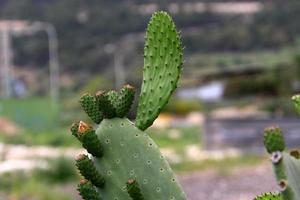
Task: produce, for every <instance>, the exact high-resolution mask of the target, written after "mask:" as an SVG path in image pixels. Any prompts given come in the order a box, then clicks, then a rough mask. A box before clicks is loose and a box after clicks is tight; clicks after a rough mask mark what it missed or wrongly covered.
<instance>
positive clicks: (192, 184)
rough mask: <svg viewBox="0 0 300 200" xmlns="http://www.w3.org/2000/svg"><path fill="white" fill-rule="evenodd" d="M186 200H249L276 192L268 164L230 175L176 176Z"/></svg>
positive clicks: (207, 173)
mask: <svg viewBox="0 0 300 200" xmlns="http://www.w3.org/2000/svg"><path fill="white" fill-rule="evenodd" d="M179 180H180V181H181V183H182V185H183V188H184V190H185V192H186V194H187V196H188V199H189V200H220V199H221V200H252V199H253V198H254V197H255V196H256V195H258V194H261V193H264V192H270V191H276V182H275V179H274V177H273V172H272V167H271V166H270V164H263V165H260V166H255V167H247V168H240V169H237V170H235V171H234V172H232V173H231V174H230V175H227V176H224V175H223V176H222V175H218V174H217V173H215V172H214V171H203V172H196V173H191V174H187V175H183V176H179Z"/></svg>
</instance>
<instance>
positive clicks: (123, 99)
mask: <svg viewBox="0 0 300 200" xmlns="http://www.w3.org/2000/svg"><path fill="white" fill-rule="evenodd" d="M134 94H135V89H134V87H132V86H131V85H125V86H124V87H123V88H122V89H121V91H120V93H119V95H118V100H117V103H116V105H115V108H116V114H117V117H125V116H126V114H127V113H128V112H129V110H130V107H131V105H132V103H133V100H134Z"/></svg>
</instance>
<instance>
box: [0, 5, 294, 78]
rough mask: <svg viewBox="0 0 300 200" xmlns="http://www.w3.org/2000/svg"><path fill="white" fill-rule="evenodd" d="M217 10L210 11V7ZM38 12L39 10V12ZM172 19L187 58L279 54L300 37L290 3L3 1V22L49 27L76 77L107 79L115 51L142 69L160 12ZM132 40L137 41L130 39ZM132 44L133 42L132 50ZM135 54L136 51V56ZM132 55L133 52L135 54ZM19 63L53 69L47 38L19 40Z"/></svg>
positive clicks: (63, 61) (67, 67)
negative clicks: (149, 26)
mask: <svg viewBox="0 0 300 200" xmlns="http://www.w3.org/2000/svg"><path fill="white" fill-rule="evenodd" d="M207 2H209V3H207ZM33 5H34V6H33ZM160 9H162V10H167V11H169V12H170V13H171V14H172V15H173V16H174V19H175V21H176V24H177V25H178V27H179V29H180V30H181V31H182V34H183V43H184V45H185V46H186V49H185V51H186V55H187V56H189V55H191V54H197V53H210V52H237V51H238V52H249V51H253V50H264V49H272V50H274V49H277V48H279V47H282V46H285V45H289V44H291V43H293V42H295V40H296V39H297V37H298V34H299V33H300V27H299V26H297V24H296V23H297V20H290V19H297V18H298V17H300V16H299V15H300V2H299V1H297V0H290V1H288V2H286V1H284V2H283V1H280V0H277V1H216V0H215V1H208V0H206V1H204V0H203V1H192V0H190V1H182V0H177V1H172V3H169V2H168V1H158V0H157V1H143V0H132V1H129V0H128V1H123V0H111V1H99V0H89V1H81V0H73V1H67V0H23V1H19V0H1V1H0V19H2V20H3V19H22V20H30V21H36V20H38V21H47V22H50V23H52V24H54V25H55V27H56V29H57V32H58V37H59V46H60V47H59V53H60V62H61V65H62V70H63V71H66V72H70V71H72V72H74V73H76V72H77V71H78V69H84V70H85V71H86V72H89V73H93V72H95V71H97V72H99V71H102V72H103V71H105V70H106V69H107V68H108V67H110V66H111V62H112V58H111V57H112V56H111V55H110V54H109V52H108V51H105V47H106V46H107V44H112V45H114V46H115V48H116V49H118V50H122V49H125V47H124V46H126V50H123V51H120V52H117V53H119V54H124V55H125V58H124V59H125V61H124V63H125V65H126V66H127V65H128V66H134V67H136V66H140V64H141V62H142V60H141V59H139V58H136V57H140V56H134V57H133V56H132V55H137V52H138V53H139V54H141V52H142V48H143V44H142V40H138V41H135V40H134V39H129V40H128V38H135V36H139V37H140V35H139V33H142V32H143V31H144V30H145V27H146V22H147V21H148V19H149V17H150V16H151V13H152V12H153V11H155V10H160ZM128 36H131V37H128ZM124 41H125V42H124ZM130 46H132V48H129V47H130ZM127 48H129V49H131V50H130V51H131V52H129V50H127ZM14 49H15V52H14V62H15V64H16V65H18V66H27V67H35V68H36V67H41V66H44V65H46V64H47V60H48V52H47V40H46V35H45V34H44V33H39V34H36V35H34V36H30V35H29V36H16V37H15V38H14Z"/></svg>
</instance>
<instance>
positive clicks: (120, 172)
mask: <svg viewBox="0 0 300 200" xmlns="http://www.w3.org/2000/svg"><path fill="white" fill-rule="evenodd" d="M96 132H97V135H98V137H99V139H100V141H101V143H102V147H103V152H104V154H103V157H102V158H95V159H94V162H95V165H96V167H97V168H98V170H99V172H100V173H101V174H102V175H103V176H104V179H105V186H104V187H103V188H99V191H100V193H101V195H102V197H103V199H111V200H130V199H131V198H130V196H129V194H128V193H127V189H126V183H127V181H128V180H129V179H134V180H136V181H137V182H138V183H139V185H140V189H141V192H142V194H143V195H144V196H145V197H146V199H147V200H185V199H186V197H185V194H184V193H183V191H182V190H181V188H180V186H179V185H178V183H177V181H176V177H175V175H174V174H173V172H172V170H171V169H170V166H169V164H168V163H167V162H166V160H165V159H164V158H163V156H162V155H161V153H160V151H159V149H158V147H157V146H156V144H155V143H154V141H153V140H152V139H151V138H150V137H149V136H148V135H147V134H146V133H144V132H142V131H140V130H139V129H138V128H136V127H135V126H134V124H133V123H132V122H130V121H129V120H128V119H126V118H113V119H104V120H103V121H102V122H101V124H100V125H99V127H98V129H97V131H96Z"/></svg>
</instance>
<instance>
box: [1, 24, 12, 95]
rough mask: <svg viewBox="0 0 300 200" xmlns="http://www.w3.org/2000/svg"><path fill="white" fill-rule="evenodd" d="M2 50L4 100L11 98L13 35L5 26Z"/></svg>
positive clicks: (2, 35)
mask: <svg viewBox="0 0 300 200" xmlns="http://www.w3.org/2000/svg"><path fill="white" fill-rule="evenodd" d="M1 50H2V58H1V60H2V62H1V63H2V65H3V66H2V70H1V79H2V88H3V90H2V91H3V92H4V95H3V96H4V98H10V97H11V76H10V74H11V69H10V67H11V58H12V57H11V35H10V27H9V25H8V26H4V27H3V28H2V29H1Z"/></svg>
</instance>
